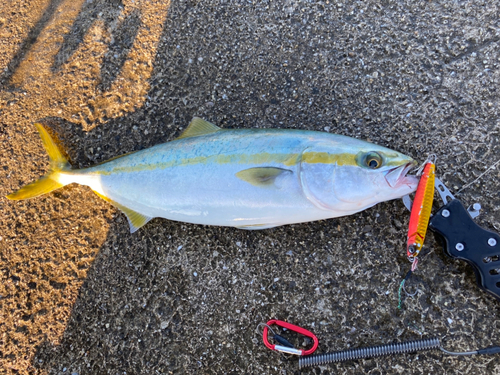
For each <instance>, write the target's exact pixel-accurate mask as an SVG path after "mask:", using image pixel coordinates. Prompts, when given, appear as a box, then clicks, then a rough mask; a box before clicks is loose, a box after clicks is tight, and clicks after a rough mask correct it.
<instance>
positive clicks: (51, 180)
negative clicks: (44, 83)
mask: <svg viewBox="0 0 500 375" xmlns="http://www.w3.org/2000/svg"><path fill="white" fill-rule="evenodd" d="M35 126H36V128H37V129H38V132H39V133H40V138H42V143H43V146H44V147H45V150H46V151H47V153H48V154H49V158H50V170H49V172H47V174H45V176H42V177H41V178H40V179H38V180H37V181H35V182H32V183H31V184H28V185H26V186H23V187H22V188H21V189H19V190H18V191H16V192H15V193H12V194H9V195H7V198H9V199H11V200H22V199H30V198H35V197H38V196H40V195H43V194H47V193H50V192H51V191H53V190H56V189H59V188H62V187H63V186H65V185H66V183H61V182H60V181H59V175H60V174H61V172H63V171H66V170H69V169H71V166H70V164H69V162H68V160H67V159H66V158H65V157H64V155H63V153H62V152H61V149H60V148H59V146H58V144H57V142H56V140H55V139H54V138H52V137H51V135H50V134H49V132H48V131H47V130H46V129H45V128H44V127H43V125H42V124H38V123H35Z"/></svg>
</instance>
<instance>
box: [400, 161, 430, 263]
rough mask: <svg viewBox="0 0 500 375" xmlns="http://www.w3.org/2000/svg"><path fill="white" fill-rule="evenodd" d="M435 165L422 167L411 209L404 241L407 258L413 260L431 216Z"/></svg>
mask: <svg viewBox="0 0 500 375" xmlns="http://www.w3.org/2000/svg"><path fill="white" fill-rule="evenodd" d="M435 177H436V166H435V165H434V163H430V162H429V163H427V164H426V165H425V167H424V170H423V173H422V176H421V177H420V182H419V183H418V187H417V192H416V194H415V200H414V201H413V206H412V209H411V216H410V225H409V227H408V238H407V242H406V253H407V255H408V259H409V260H410V261H412V262H413V260H414V259H415V258H416V257H417V256H418V254H419V253H420V251H421V250H422V246H423V245H424V241H425V235H426V233H427V226H428V225H429V219H430V216H431V210H432V202H433V200H434V180H435Z"/></svg>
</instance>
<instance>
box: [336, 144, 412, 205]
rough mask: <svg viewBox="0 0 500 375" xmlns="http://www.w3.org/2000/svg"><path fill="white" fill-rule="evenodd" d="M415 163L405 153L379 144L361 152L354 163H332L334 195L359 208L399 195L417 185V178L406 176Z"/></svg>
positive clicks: (408, 191) (408, 192) (399, 196)
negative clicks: (333, 164)
mask: <svg viewBox="0 0 500 375" xmlns="http://www.w3.org/2000/svg"><path fill="white" fill-rule="evenodd" d="M416 164H417V163H416V162H415V161H414V160H413V159H411V158H410V157H408V156H406V155H403V154H401V153H399V152H396V151H392V150H388V149H384V148H380V147H372V148H371V149H370V150H363V151H360V152H358V153H357V154H356V157H355V164H354V165H346V166H339V165H337V166H335V168H334V170H333V174H334V178H333V180H335V181H337V182H338V183H335V184H334V194H335V197H336V198H337V199H339V200H340V201H342V202H345V203H353V204H354V203H355V204H357V205H359V206H361V207H370V206H373V205H374V204H376V203H379V202H384V201H388V200H391V199H396V198H401V197H402V196H404V195H406V194H410V193H412V192H413V191H415V190H416V188H417V185H418V178H416V177H414V176H410V175H408V172H409V171H410V170H411V169H413V168H415V166H416ZM343 181H349V182H346V183H345V182H343Z"/></svg>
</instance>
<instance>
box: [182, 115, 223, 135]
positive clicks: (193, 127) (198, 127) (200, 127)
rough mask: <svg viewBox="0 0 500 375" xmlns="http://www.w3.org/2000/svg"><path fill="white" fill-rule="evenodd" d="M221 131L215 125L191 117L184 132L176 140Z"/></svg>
mask: <svg viewBox="0 0 500 375" xmlns="http://www.w3.org/2000/svg"><path fill="white" fill-rule="evenodd" d="M219 130H221V128H219V127H218V126H217V125H214V124H212V123H210V122H208V121H205V120H203V119H201V118H199V117H193V119H192V120H191V122H190V123H189V125H188V127H187V128H186V130H184V131H183V132H182V134H181V135H180V136H179V137H177V139H182V138H189V137H198V136H200V135H205V134H210V133H215V132H218V131H219Z"/></svg>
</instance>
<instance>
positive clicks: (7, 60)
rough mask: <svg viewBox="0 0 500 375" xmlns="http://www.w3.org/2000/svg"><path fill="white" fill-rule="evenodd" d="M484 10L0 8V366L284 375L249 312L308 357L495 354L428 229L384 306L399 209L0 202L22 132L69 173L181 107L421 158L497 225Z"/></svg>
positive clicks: (498, 79)
mask: <svg viewBox="0 0 500 375" xmlns="http://www.w3.org/2000/svg"><path fill="white" fill-rule="evenodd" d="M499 14H500V2H499V1H496V0H494V1H447V0H442V1H439V0H438V1H433V2H429V1H409V0H401V1H374V0H369V1H352V2H344V1H341V2H336V1H317V2H316V1H292V0H287V1H262V2H252V1H226V0H207V1H203V2H198V1H179V2H172V4H170V3H168V2H167V1H156V0H148V1H146V0H144V1H139V0H135V1H134V0H123V1H120V0H108V1H104V0H87V1H83V0H34V1H27V0H13V1H10V2H3V3H2V4H1V5H0V15H1V16H0V84H1V91H0V142H1V145H2V146H1V147H0V164H1V168H0V181H1V184H0V196H1V198H0V280H1V283H0V314H1V315H0V373H5V374H32V373H33V374H35V373H40V374H73V375H74V374H80V375H84V374H169V373H189V374H243V373H247V374H279V375H285V374H298V373H299V370H298V364H297V358H296V357H291V358H289V357H285V356H283V355H279V354H277V353H275V352H271V351H269V350H268V349H266V348H265V347H264V345H263V344H262V340H261V337H260V336H259V334H258V333H257V332H256V327H257V325H258V324H259V323H261V322H265V321H267V320H268V319H270V318H279V319H283V320H287V321H290V322H292V323H295V324H298V325H301V326H303V327H306V328H308V329H311V330H312V331H314V332H315V333H316V334H317V336H318V337H319V338H320V345H319V349H318V353H320V352H327V351H333V350H341V349H346V348H353V347H360V346H365V345H380V344H385V343H390V342H394V341H404V340H412V339H418V338H420V337H432V336H438V337H440V338H442V339H443V342H444V346H445V347H446V348H448V349H450V350H457V351H462V350H468V349H474V348H477V347H485V346H488V345H491V344H494V343H500V333H499V331H500V330H499V329H500V310H499V306H500V305H499V301H497V300H495V299H494V298H492V297H490V296H487V295H486V294H485V293H483V292H482V291H480V290H479V289H478V287H477V286H476V283H475V278H474V274H473V272H472V270H471V268H470V267H469V266H467V265H466V264H465V263H464V262H460V261H455V260H452V259H450V258H447V257H446V256H445V255H444V254H443V252H442V250H441V248H440V247H439V245H438V242H437V241H436V239H435V238H434V237H433V236H429V237H428V239H427V242H426V245H427V251H426V253H427V255H426V256H425V257H424V258H423V259H422V260H421V262H420V265H419V269H418V271H417V272H416V273H415V275H414V277H413V278H412V279H411V280H410V281H409V283H408V289H409V290H410V291H414V290H416V289H418V293H417V295H416V296H415V297H414V298H407V299H405V302H404V305H403V308H402V309H401V310H398V308H397V304H398V296H397V289H398V285H399V283H400V281H401V279H402V278H403V277H404V275H405V274H406V272H407V271H408V269H409V263H408V261H407V260H406V257H405V251H404V244H405V238H406V228H407V224H408V218H409V214H408V212H407V211H406V210H405V208H404V207H403V204H402V203H401V201H393V202H387V203H382V204H379V205H377V206H375V207H374V208H372V209H369V210H367V211H364V212H362V213H360V214H357V215H353V216H348V217H343V218H338V219H333V220H328V221H319V222H313V223H308V224H300V225H290V226H284V227H280V228H276V229H269V230H263V231H252V232H249V231H242V230H237V229H231V228H217V227H205V226H200V225H189V224H184V223H177V222H172V221H168V220H163V219H155V220H153V221H152V222H150V223H149V224H147V225H146V226H145V227H144V228H142V229H141V230H140V231H138V232H137V233H135V234H130V233H129V230H128V224H127V222H126V219H125V217H124V216H123V214H121V213H120V212H117V211H116V210H115V209H114V208H113V207H111V206H110V205H109V204H108V203H106V202H104V201H102V200H101V199H99V198H98V197H97V196H95V195H94V194H93V193H92V192H91V191H90V190H89V189H88V188H85V187H81V186H75V185H72V186H67V187H65V188H63V189H61V190H59V191H57V192H54V193H51V194H48V195H47V196H44V197H40V198H36V199H33V200H29V201H20V202H12V201H8V200H7V199H6V198H5V195H7V194H8V193H10V192H12V191H14V190H16V189H18V188H19V187H20V186H22V185H24V184H26V183H29V182H31V181H33V180H35V179H36V178H38V177H39V176H41V175H42V174H44V173H45V172H46V171H47V168H48V160H47V156H46V154H45V151H44V150H43V148H42V145H41V142H40V140H39V137H38V134H37V133H36V130H35V128H34V126H32V123H33V122H35V121H43V122H44V123H45V124H47V125H48V126H49V127H51V128H52V129H53V130H54V132H55V133H56V134H57V135H58V137H59V138H60V140H61V142H62V144H63V145H64V149H65V150H66V152H67V153H68V156H69V157H70V159H71V161H72V163H73V165H74V166H75V167H86V166H90V165H93V164H95V163H97V162H101V161H105V160H107V159H109V158H111V157H113V156H117V155H120V154H123V153H126V152H130V151H134V150H139V149H142V148H147V147H150V146H153V145H155V144H158V143H162V142H166V141H169V140H172V139H174V138H175V137H176V136H178V135H179V134H180V133H181V131H182V130H183V129H184V128H185V127H186V126H187V124H188V123H189V121H190V119H191V118H192V117H193V116H199V117H203V118H205V119H207V120H209V121H211V122H213V123H215V124H217V125H219V126H222V127H224V128H264V127H268V128H298V129H311V130H321V131H328V132H333V133H339V134H344V135H348V136H353V137H356V138H361V139H368V140H370V141H372V142H374V143H377V144H381V145H384V146H388V147H390V148H393V149H396V150H398V151H401V152H403V153H406V154H409V155H411V156H413V157H414V158H415V159H417V160H419V161H421V162H423V161H424V160H425V158H426V157H427V155H428V154H430V153H435V154H436V155H437V160H438V161H437V171H438V172H437V173H438V176H439V177H440V178H441V179H442V180H443V181H444V182H445V183H446V184H447V185H448V187H449V188H450V189H451V190H452V191H454V192H455V193H457V197H458V198H460V199H461V200H462V201H463V202H464V203H465V204H467V205H468V204H471V203H473V202H478V201H479V202H480V203H481V204H482V206H483V210H482V214H481V216H480V217H479V218H478V220H477V221H478V223H479V224H480V225H482V226H484V227H485V228H488V229H490V230H496V231H500V211H499V207H500V194H499V191H500V182H499V181H500V179H499V177H500V172H499V170H500V167H499V165H500V164H499V162H498V161H499V160H500V145H499V137H500V122H499V97H500V91H499V90H500V70H499V65H500V53H499V51H500V49H499V47H500V21H499V19H500V18H499ZM437 206H438V204H436V208H437ZM285 335H287V333H285ZM292 340H293V339H292ZM296 343H297V345H298V346H301V345H303V344H307V342H304V341H303V340H298V341H297V342H296ZM498 359H499V357H498V355H496V356H490V357H488V356H482V357H467V358H455V357H449V356H445V355H443V354H442V353H440V352H437V351H430V352H424V353H418V354H407V355H399V356H392V357H384V358H376V359H366V360H357V361H350V362H345V363H339V364H335V365H328V366H322V367H317V368H314V369H311V370H304V371H302V372H301V373H304V374H308V373H311V374H333V373H344V374H372V375H376V374H500V364H499V363H500V362H499V360H498Z"/></svg>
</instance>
